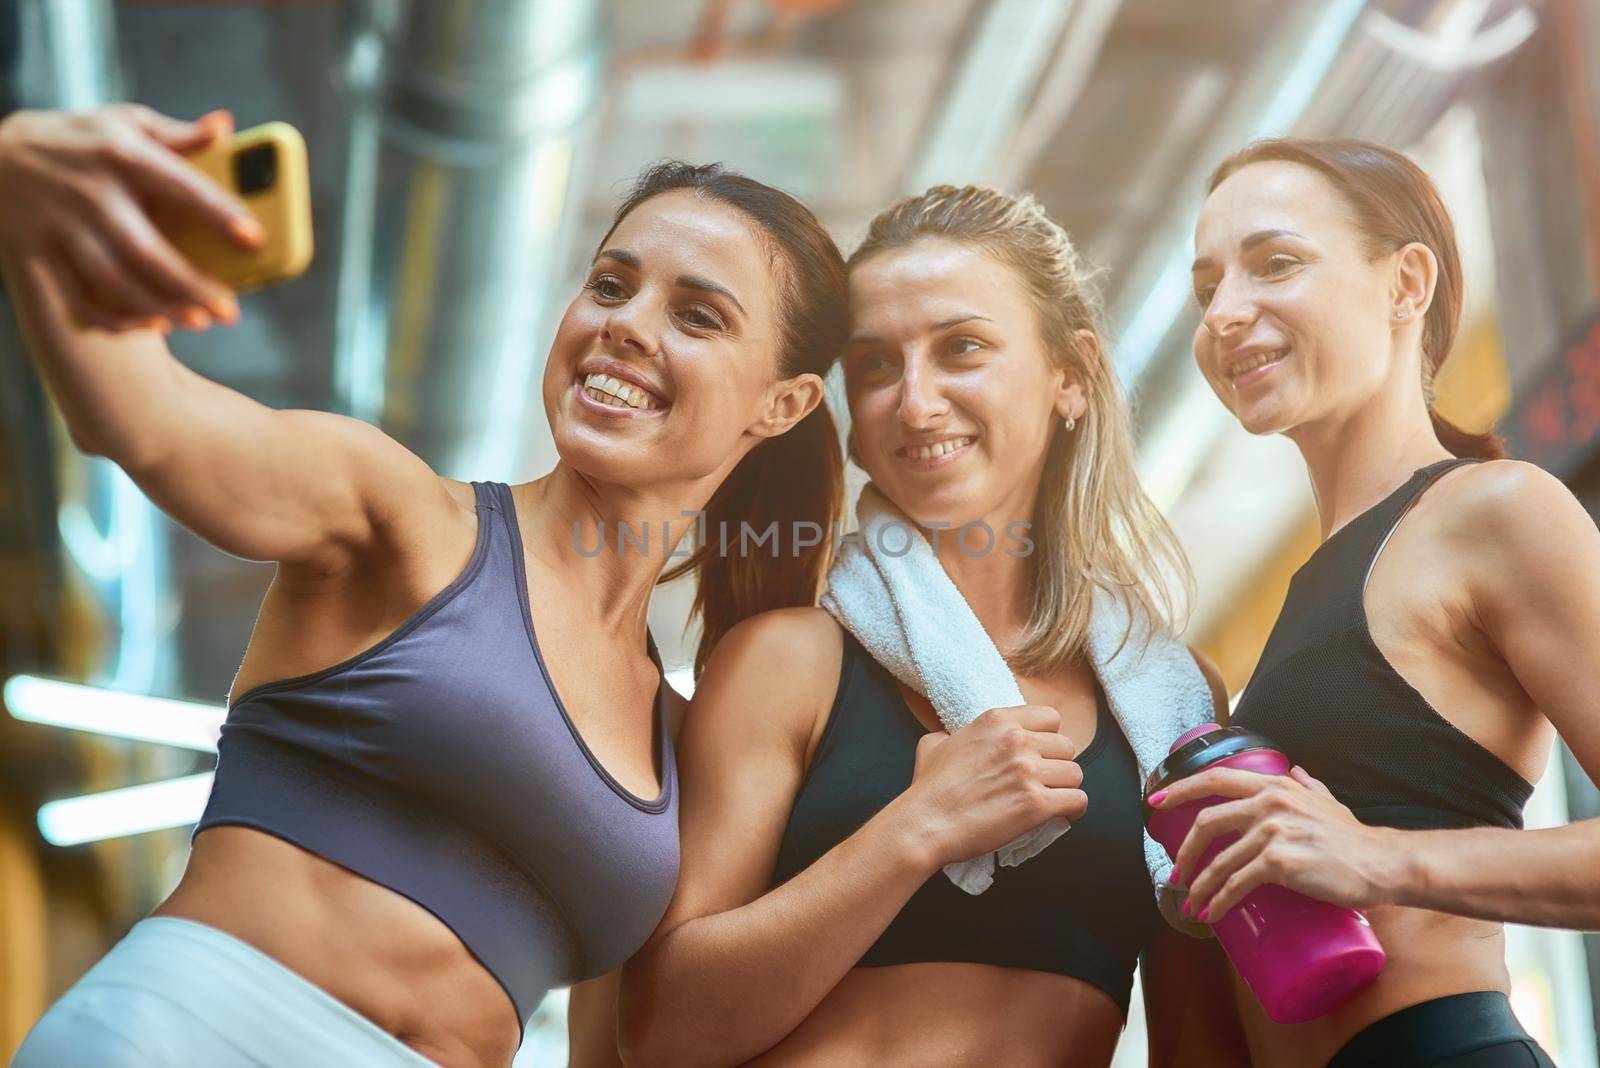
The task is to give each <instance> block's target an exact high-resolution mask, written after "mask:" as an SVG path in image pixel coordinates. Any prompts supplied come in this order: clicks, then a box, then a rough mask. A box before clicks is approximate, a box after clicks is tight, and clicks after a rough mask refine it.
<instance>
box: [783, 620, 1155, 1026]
mask: <svg viewBox="0 0 1600 1068" xmlns="http://www.w3.org/2000/svg"><path fill="white" fill-rule="evenodd" d="M1096 692H1097V694H1098V696H1099V716H1098V719H1097V721H1096V725H1095V733H1094V739H1093V740H1092V741H1091V742H1090V743H1089V745H1088V747H1087V748H1085V749H1084V750H1083V752H1082V753H1081V754H1079V756H1078V763H1079V765H1080V766H1082V768H1083V775H1084V781H1083V789H1084V791H1085V792H1086V793H1087V794H1088V795H1089V797H1090V799H1091V800H1090V804H1089V809H1088V812H1087V813H1086V814H1085V815H1084V817H1083V818H1082V819H1080V820H1078V821H1077V822H1075V823H1074V824H1073V825H1072V829H1071V830H1070V831H1068V832H1067V833H1066V834H1065V835H1063V836H1062V837H1061V838H1059V839H1057V840H1056V842H1055V843H1054V844H1052V845H1051V846H1050V847H1049V848H1048V849H1046V850H1045V851H1044V852H1043V853H1040V854H1039V855H1038V856H1036V857H1034V858H1033V859H1031V860H1029V861H1027V862H1026V863H1024V864H1022V865H1020V866H1018V867H1015V868H1000V869H999V870H998V871H997V872H996V873H995V881H994V885H993V886H991V887H990V888H989V889H988V890H987V891H986V892H985V893H983V894H980V895H978V896H972V895H970V894H967V893H965V892H964V891H962V890H959V889H957V888H956V886H955V885H954V884H953V883H951V882H950V880H949V879H948V878H946V877H945V875H944V873H943V872H939V873H937V874H935V875H934V876H933V878H931V879H929V880H928V881H927V882H926V883H924V884H923V885H922V887H921V888H920V889H918V890H917V892H916V893H915V894H914V895H913V896H912V897H911V900H910V901H908V902H907V903H906V906H905V908H903V909H902V910H901V911H900V914H899V915H898V916H896V917H895V918H894V920H893V922H891V923H890V924H889V926H888V928H887V929H886V930H885V931H884V932H883V934H882V935H880V936H879V938H878V940H877V942H875V943H873V945H872V947H871V948H870V949H868V950H867V952H866V954H865V955H864V956H863V957H862V958H861V960H860V961H859V962H857V967H862V968H870V967H876V966H882V965H890V964H914V963H923V962H931V961H962V962H970V963H976V964H997V965H1001V966H1004V967H1009V968H1027V969H1031V970H1034V971H1042V972H1054V973H1056V974H1058V975H1066V976H1071V977H1073V978H1076V979H1082V980H1084V981H1086V982H1089V983H1092V984H1094V985H1095V986H1097V987H1099V988H1100V989H1102V990H1104V991H1105V992H1106V993H1107V994H1109V995H1110V996H1111V997H1112V999H1113V1000H1115V1001H1116V1003H1117V1006H1118V1007H1119V1008H1120V1009H1121V1010H1122V1011H1123V1013H1124V1014H1126V1013H1127V1011H1128V997H1129V994H1130V993H1131V991H1132V987H1133V967H1134V964H1135V963H1136V962H1137V960H1138V957H1139V953H1140V951H1141V950H1142V949H1143V948H1144V947H1145V946H1146V945H1147V944H1148V943H1149V941H1150V938H1151V936H1152V935H1153V933H1154V932H1155V929H1156V925H1157V923H1158V918H1157V912H1156V904H1155V895H1154V892H1153V891H1152V890H1151V886H1150V876H1149V873H1148V871H1147V870H1146V868H1145V862H1144V847H1143V839H1142V833H1143V826H1142V824H1141V823H1140V808H1139V798H1140V794H1139V790H1140V786H1139V773H1138V766H1137V764H1136V763H1135V762H1134V758H1133V752H1132V750H1130V749H1129V747H1128V743H1127V742H1126V740H1124V738H1123V737H1122V731H1121V729H1120V728H1119V727H1118V726H1117V722H1116V720H1115V719H1114V718H1112V716H1111V712H1110V709H1109V707H1108V706H1107V704H1106V699H1105V694H1104V693H1100V692H1099V687H1098V686H1096ZM926 733H927V728H926V727H924V726H923V725H922V723H921V721H920V720H918V719H917V717H916V715H915V714H913V713H912V711H911V709H910V708H909V707H907V705H906V703H905V699H904V698H903V697H902V696H901V694H900V691H899V689H898V688H897V687H896V685H895V681H894V678H893V676H891V675H890V674H889V672H888V671H887V670H885V669H884V668H883V667H882V666H880V665H879V664H877V663H876V662H875V661H874V660H873V659H872V658H871V656H869V655H868V654H867V652H866V650H865V649H863V648H862V647H861V645H860V644H859V643H858V642H857V641H856V640H855V639H854V638H853V637H851V636H850V635H849V634H846V635H845V637H844V656H843V663H842V664H841V665H840V669H839V689H838V692H837V693H836V695H835V697H834V703H833V709H832V711H831V712H830V713H829V717H828V723H827V726H826V727H825V728H824V731H823V735H822V738H821V740H820V741H819V742H818V744H817V751H816V754H815V756H814V757H813V759H812V762H811V767H810V769H809V770H808V771H807V773H806V777H805V780H804V781H803V782H802V783H801V786H800V792H799V794H798V796H796V798H795V801H794V807H793V809H792V810H791V811H790V813H789V823H788V826H787V827H786V828H785V829H784V834H783V842H782V844H781V845H780V846H779V849H778V862H777V866H776V869H775V870H774V872H773V876H772V885H774V886H777V885H778V884H780V883H782V882H783V881H784V880H786V879H788V878H790V877H791V876H793V875H795V874H796V873H798V872H800V871H802V870H804V869H805V868H807V867H809V866H810V865H811V864H812V863H813V862H814V861H816V860H817V859H818V858H819V857H821V856H822V855H823V854H824V853H826V852H827V851H828V850H830V849H832V848H833V847H834V846H835V845H838V844H839V843H840V842H842V841H844V839H846V838H848V837H849V836H850V835H851V834H853V833H855V831H856V830H857V829H858V828H859V827H860V826H861V825H862V824H863V823H865V822H866V821H867V820H868V819H870V818H871V817H872V816H873V815H874V814H876V813H877V812H878V811H879V810H880V809H882V808H883V807H884V806H885V805H887V804H888V803H889V802H890V801H891V800H893V799H894V798H895V797H897V796H898V795H899V794H901V793H903V792H904V791H905V789H906V787H908V786H910V785H911V776H912V772H913V770H914V768H915V761H916V747H917V741H918V740H919V739H920V738H921V737H922V736H923V735H924V734H926Z"/></svg>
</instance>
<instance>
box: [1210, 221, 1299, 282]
mask: <svg viewBox="0 0 1600 1068" xmlns="http://www.w3.org/2000/svg"><path fill="white" fill-rule="evenodd" d="M1275 237H1298V238H1300V240H1302V241H1304V240H1305V238H1304V237H1303V236H1302V235H1300V234H1297V233H1295V232H1294V231H1293V230H1281V229H1280V230H1257V231H1256V232H1255V233H1253V234H1251V235H1250V236H1249V237H1247V238H1245V239H1244V240H1243V241H1241V242H1239V249H1240V251H1243V252H1249V251H1250V250H1251V249H1253V248H1255V247H1256V246H1257V245H1259V244H1261V243H1262V242H1264V241H1271V240H1272V239H1273V238H1275ZM1215 266H1216V261H1215V260H1213V259H1212V258H1211V257H1210V256H1201V257H1200V258H1199V259H1197V260H1195V261H1194V265H1193V266H1191V267H1190V268H1189V271H1190V273H1196V272H1199V271H1204V270H1209V269H1210V268H1212V267H1215Z"/></svg>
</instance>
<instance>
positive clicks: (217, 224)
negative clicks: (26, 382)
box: [0, 104, 310, 332]
mask: <svg viewBox="0 0 1600 1068" xmlns="http://www.w3.org/2000/svg"><path fill="white" fill-rule="evenodd" d="M267 139H269V140H271V141H272V142H273V144H274V145H275V146H277V147H275V149H274V150H273V152H272V153H271V157H270V160H271V164H272V165H271V167H270V168H268V167H267V166H266V163H267V162H268V157H267V156H266V155H257V156H253V157H252V156H249V155H246V156H244V157H243V158H242V159H239V164H238V166H239V168H240V170H242V172H243V173H242V174H240V175H235V173H234V170H233V168H234V161H235V159H236V158H238V157H239V152H238V151H237V150H238V149H241V148H248V147H249V145H250V144H251V143H252V142H251V141H247V140H246V139H245V138H244V135H240V136H238V137H236V136H235V134H234V130H233V119H232V116H230V115H229V114H228V113H227V112H224V111H215V112H211V113H210V114H208V115H205V116H202V117H201V118H200V119H198V120H196V121H194V122H185V121H182V120H178V119H173V118H170V117H168V116H165V115H162V114H159V113H158V112H155V111H152V110H151V109H149V108H147V107H143V106H141V105H138V104H112V105H108V106H106V107H101V108H96V109H94V110H92V111H82V112H65V111H28V110H25V111H19V112H14V113H12V114H11V115H9V116H7V117H6V118H5V119H4V120H3V121H0V203H3V204H4V208H5V210H3V211H0V257H3V258H4V259H5V261H7V264H8V267H16V266H22V265H26V266H27V267H29V268H30V272H29V273H30V274H31V275H32V276H34V277H36V278H37V279H38V280H39V281H40V282H41V284H48V288H49V290H51V291H52V292H53V293H54V294H55V297H56V300H57V303H59V304H60V305H62V306H63V313H64V316H63V317H64V319H65V324H64V325H67V326H69V327H70V328H73V329H83V328H85V327H92V328H98V329H101V330H107V331H112V332H120V331H125V330H132V329H137V328H149V329H158V330H164V331H170V330H171V329H172V327H173V326H174V325H179V326H184V327H187V328H189V329H191V330H203V329H205V328H206V327H208V326H210V325H211V324H212V323H213V322H222V323H232V322H234V321H235V320H236V319H237V318H238V314H239V308H238V302H237V300H236V299H235V295H234V292H235V291H234V289H233V288H231V287H232V286H234V285H238V286H240V287H242V288H251V287H255V286H259V285H263V284H266V283H267V282H270V281H273V280H277V279H280V278H285V277H292V276H293V274H294V273H297V272H298V270H300V269H303V267H304V265H305V263H306V261H307V260H308V259H309V256H310V224H309V214H310V211H309V197H308V196H307V195H305V193H306V189H307V183H305V182H304V180H303V178H304V158H305V157H304V149H303V146H300V145H298V144H297V142H298V137H297V136H294V135H293V134H292V131H290V132H289V133H287V134H285V133H284V132H283V131H281V130H279V131H277V132H276V133H270V132H269V135H268V138H267ZM284 145H288V147H287V149H285V148H283V147H282V146H284ZM296 149H298V152H296ZM188 157H194V158H195V159H197V160H198V161H199V163H198V165H197V164H195V163H191V162H190V161H189V158H188ZM207 165H210V166H211V167H213V168H215V167H217V166H218V165H223V167H224V169H223V170H222V171H221V172H220V178H213V177H212V175H213V174H218V173H219V172H217V171H215V170H207V169H206V166H207ZM269 172H270V173H269ZM239 177H242V178H243V179H244V185H245V186H246V187H247V188H253V191H252V192H250V193H246V194H245V195H244V197H243V198H241V197H240V196H237V195H234V194H233V193H231V192H230V190H232V189H233V188H234V184H235V181H236V178H239ZM268 179H270V181H269V180H268ZM247 200H248V201H250V202H249V203H246V201H247ZM269 225H270V226H273V227H275V228H276V230H277V233H276V234H273V233H270V232H269V231H268V229H267V227H268V226H269ZM175 244H177V245H181V246H183V247H184V251H180V249H179V248H178V247H175ZM190 256H194V257H196V259H197V260H199V261H201V262H200V263H199V264H197V263H196V262H193V261H191V259H190ZM213 271H215V272H216V274H217V275H219V276H221V277H220V278H219V277H213V275H212V273H211V272H213Z"/></svg>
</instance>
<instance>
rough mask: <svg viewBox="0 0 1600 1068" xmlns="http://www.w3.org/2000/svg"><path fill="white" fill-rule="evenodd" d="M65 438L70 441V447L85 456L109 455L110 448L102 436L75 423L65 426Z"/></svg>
mask: <svg viewBox="0 0 1600 1068" xmlns="http://www.w3.org/2000/svg"><path fill="white" fill-rule="evenodd" d="M67 437H68V439H70V440H71V442H72V447H73V448H74V449H77V450H78V451H79V452H81V453H82V454H83V455H85V456H107V455H109V453H110V448H109V446H108V445H107V443H106V441H105V438H104V437H103V436H102V435H100V434H97V433H95V432H94V431H93V430H91V429H90V428H89V427H86V426H80V425H78V424H77V423H76V422H72V423H68V424H67Z"/></svg>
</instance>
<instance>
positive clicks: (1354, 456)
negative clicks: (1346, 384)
mask: <svg viewBox="0 0 1600 1068" xmlns="http://www.w3.org/2000/svg"><path fill="white" fill-rule="evenodd" d="M1288 436H1289V438H1290V439H1291V440H1293V441H1294V443H1295V445H1297V446H1298V447H1299V449H1300V455H1301V457H1302V458H1303V459H1304V460H1305V464H1306V471H1307V473H1308V474H1309V475H1310V476H1311V491H1312V493H1313V494H1314V495H1315V497H1316V501H1317V515H1318V518H1319V519H1320V520H1321V525H1322V538H1323V540H1324V541H1326V540H1327V539H1328V538H1329V537H1331V536H1332V535H1333V533H1334V532H1335V531H1337V530H1338V529H1339V528H1340V527H1342V526H1344V525H1345V524H1346V523H1348V522H1350V521H1351V520H1352V519H1354V518H1355V517H1356V516H1358V515H1360V514H1361V513H1362V512H1364V511H1366V510H1367V509H1368V508H1371V507H1372V506H1373V505H1374V504H1376V503H1378V502H1379V501H1381V500H1382V499H1383V498H1384V497H1387V496H1388V495H1389V494H1390V493H1393V492H1394V491H1395V490H1396V489H1398V488H1399V487H1400V486H1401V485H1402V484H1404V482H1405V481H1406V479H1408V478H1410V477H1411V475H1412V474H1413V473H1415V472H1416V470H1417V469H1418V468H1420V467H1426V466H1427V465H1428V464H1431V463H1436V462H1438V461H1439V460H1447V459H1449V458H1450V452H1449V450H1447V449H1446V448H1445V447H1444V446H1443V445H1441V444H1439V438H1438V436H1437V435H1436V434H1435V433H1434V430H1433V423H1432V421H1431V420H1430V419H1429V418H1428V412H1427V408H1426V406H1425V404H1424V402H1423V400H1422V397H1421V387H1420V386H1418V388H1417V389H1416V390H1402V389H1393V388H1388V387H1386V388H1384V389H1382V390H1380V391H1379V392H1378V394H1377V395H1376V396H1374V397H1373V398H1372V399H1371V400H1369V401H1368V402H1367V403H1366V404H1364V405H1363V406H1362V407H1360V408H1359V409H1357V410H1355V411H1353V412H1349V413H1344V414H1342V415H1340V416H1334V417H1329V418H1327V419H1324V420H1320V421H1318V422H1317V423H1314V424H1307V425H1306V426H1303V427H1296V428H1295V429H1294V430H1292V431H1289V433H1288Z"/></svg>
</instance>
